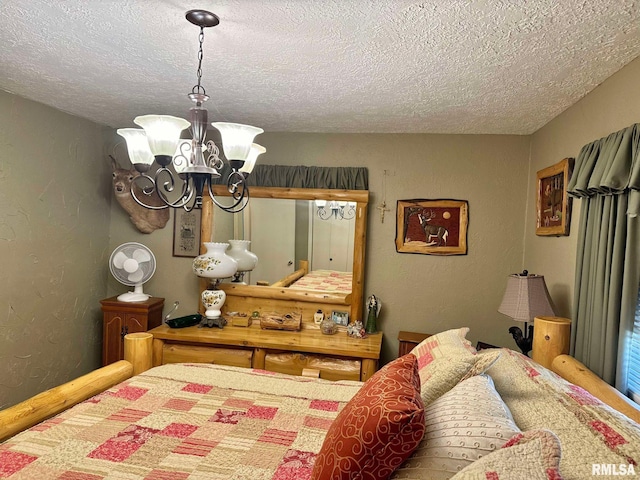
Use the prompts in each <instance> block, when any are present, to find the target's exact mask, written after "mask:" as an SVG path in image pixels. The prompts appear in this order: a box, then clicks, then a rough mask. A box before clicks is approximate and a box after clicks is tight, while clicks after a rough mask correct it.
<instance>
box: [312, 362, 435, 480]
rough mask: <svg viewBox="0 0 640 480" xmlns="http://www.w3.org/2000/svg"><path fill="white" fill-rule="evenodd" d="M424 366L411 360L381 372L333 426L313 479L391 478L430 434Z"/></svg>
mask: <svg viewBox="0 0 640 480" xmlns="http://www.w3.org/2000/svg"><path fill="white" fill-rule="evenodd" d="M424 429H425V424H424V405H423V403H422V399H421V398H420V378H419V376H418V361H417V359H416V357H415V356H414V355H411V354H409V355H405V356H403V357H400V358H398V359H396V360H394V361H393V362H391V363H389V364H387V365H385V366H384V367H383V368H381V369H380V370H379V371H377V372H376V373H375V374H374V375H373V376H372V377H371V378H370V379H369V380H368V381H367V382H365V383H364V385H363V386H362V388H361V389H360V390H359V391H358V393H356V394H355V395H354V397H353V398H352V399H351V401H349V403H347V405H346V406H345V407H344V409H342V411H341V412H340V413H339V414H338V416H337V417H336V419H335V420H334V421H333V423H332V424H331V427H329V431H328V432H327V436H326V437H325V439H324V443H323V444H322V448H321V449H320V453H319V454H318V456H317V458H316V460H315V465H314V467H313V472H312V474H311V479H312V480H329V479H331V480H342V479H344V480H346V479H350V480H351V479H353V480H356V479H372V480H373V479H387V478H389V476H390V475H391V474H392V473H393V471H394V470H395V469H396V468H398V467H399V466H400V464H401V463H402V462H403V461H404V460H405V459H406V458H407V457H408V456H409V455H411V452H413V450H414V449H415V448H416V447H417V446H418V444H419V443H420V440H421V439H422V436H423V434H424Z"/></svg>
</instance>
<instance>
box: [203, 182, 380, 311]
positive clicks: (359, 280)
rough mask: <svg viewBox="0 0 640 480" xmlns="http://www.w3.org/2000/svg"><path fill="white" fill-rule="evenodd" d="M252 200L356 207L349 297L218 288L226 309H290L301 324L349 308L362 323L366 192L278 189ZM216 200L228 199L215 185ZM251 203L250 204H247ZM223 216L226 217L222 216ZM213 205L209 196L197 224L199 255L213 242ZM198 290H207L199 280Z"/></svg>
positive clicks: (258, 190) (255, 190)
mask: <svg viewBox="0 0 640 480" xmlns="http://www.w3.org/2000/svg"><path fill="white" fill-rule="evenodd" d="M250 190H251V191H250V194H251V198H278V199H289V200H320V199H321V200H328V201H331V200H335V201H343V202H354V203H356V216H355V222H356V223H355V233H354V237H355V238H354V242H353V283H352V289H351V293H350V294H333V293H325V292H307V291H303V290H299V291H296V290H289V289H287V288H283V287H280V286H259V285H238V284H231V283H228V284H224V283H223V284H220V288H222V289H224V290H225V292H226V293H227V302H226V303H225V307H228V308H231V309H233V310H236V309H239V308H238V307H239V306H240V307H244V308H242V309H243V310H249V311H254V310H256V309H259V308H260V307H264V308H265V309H272V310H273V309H282V308H287V307H288V308H290V309H297V310H301V311H302V314H303V321H305V322H306V321H307V320H310V321H313V313H315V312H316V311H317V310H323V311H325V312H329V313H330V312H331V310H344V309H345V308H349V307H350V308H349V310H350V316H349V317H350V319H351V321H355V320H360V321H362V322H363V323H364V321H365V319H364V317H363V310H364V262H365V248H366V239H367V208H368V204H369V191H368V190H337V189H314V188H279V187H251V189H250ZM213 192H214V194H215V195H216V196H220V197H223V196H229V193H228V192H227V188H226V186H225V185H215V186H214V187H213ZM249 201H251V200H249ZM224 214H225V215H226V213H224ZM214 224H215V219H214V204H213V201H212V200H211V198H209V196H208V195H207V196H204V198H203V201H202V221H201V224H200V228H201V231H200V241H201V244H200V252H201V253H204V252H205V251H206V249H205V248H204V243H205V242H210V241H212V238H213V229H214ZM200 285H201V288H200V290H201V291H202V290H204V289H206V288H207V281H206V280H201V282H200Z"/></svg>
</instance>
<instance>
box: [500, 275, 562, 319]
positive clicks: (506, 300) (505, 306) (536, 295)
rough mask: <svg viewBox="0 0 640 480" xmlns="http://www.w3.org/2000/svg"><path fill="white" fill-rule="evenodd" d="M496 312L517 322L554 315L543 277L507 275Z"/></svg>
mask: <svg viewBox="0 0 640 480" xmlns="http://www.w3.org/2000/svg"><path fill="white" fill-rule="evenodd" d="M498 312H500V313H502V314H503V315H506V316H508V317H510V318H512V319H513V320H515V321H517V322H533V319H534V318H535V317H542V316H555V312H554V311H553V306H552V304H551V297H550V296H549V291H548V290H547V285H546V284H545V283H544V277H543V276H542V275H518V274H514V275H509V277H508V278H507V289H506V290H505V292H504V297H503V298H502V303H501V304H500V308H498Z"/></svg>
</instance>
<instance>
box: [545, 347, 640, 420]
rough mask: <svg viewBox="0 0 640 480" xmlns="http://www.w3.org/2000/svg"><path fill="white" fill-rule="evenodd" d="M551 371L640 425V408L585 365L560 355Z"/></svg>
mask: <svg viewBox="0 0 640 480" xmlns="http://www.w3.org/2000/svg"><path fill="white" fill-rule="evenodd" d="M551 370H553V371H554V372H556V373H557V374H558V375H560V376H561V377H562V378H564V379H565V380H568V381H569V382H571V383H574V384H576V385H579V386H581V387H582V388H584V389H585V390H586V391H587V392H589V393H590V394H591V395H593V396H594V397H596V398H597V399H599V400H601V401H602V402H604V403H606V404H607V405H609V406H610V407H613V408H615V409H616V410H618V411H619V412H620V413H624V414H625V415H626V416H627V417H629V418H630V419H632V420H633V421H635V422H637V423H640V406H638V405H636V404H635V403H634V402H632V401H631V400H629V399H628V398H627V397H625V396H624V395H623V394H622V393H620V392H619V391H618V390H616V389H615V388H613V387H612V386H611V385H609V384H608V383H606V382H605V381H604V380H602V379H601V378H600V377H598V376H597V375H596V374H595V373H593V372H592V371H591V370H589V369H588V368H587V367H586V366H585V365H583V364H582V363H580V362H579V361H578V360H576V359H575V358H573V357H571V356H569V355H558V356H557V357H556V358H555V359H554V360H553V362H552V363H551Z"/></svg>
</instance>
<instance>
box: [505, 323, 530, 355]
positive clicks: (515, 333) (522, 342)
mask: <svg viewBox="0 0 640 480" xmlns="http://www.w3.org/2000/svg"><path fill="white" fill-rule="evenodd" d="M524 330H525V332H527V335H526V336H525V335H523V333H522V330H520V328H519V327H511V328H509V333H510V334H511V336H512V337H513V339H514V340H515V341H516V345H518V347H519V348H520V350H521V351H522V353H523V354H524V355H526V356H529V352H530V351H531V345H532V344H533V325H529V326H528V328H527V324H526V323H525V324H524Z"/></svg>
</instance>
